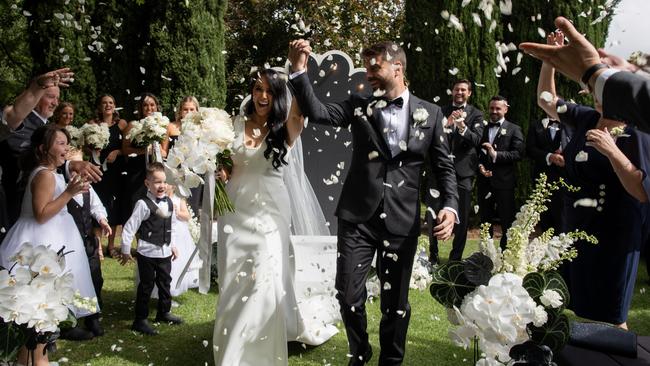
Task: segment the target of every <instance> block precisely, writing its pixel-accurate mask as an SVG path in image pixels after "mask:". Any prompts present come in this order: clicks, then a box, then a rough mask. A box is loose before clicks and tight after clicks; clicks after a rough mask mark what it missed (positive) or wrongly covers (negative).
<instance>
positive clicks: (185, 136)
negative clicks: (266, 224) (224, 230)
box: [165, 108, 235, 215]
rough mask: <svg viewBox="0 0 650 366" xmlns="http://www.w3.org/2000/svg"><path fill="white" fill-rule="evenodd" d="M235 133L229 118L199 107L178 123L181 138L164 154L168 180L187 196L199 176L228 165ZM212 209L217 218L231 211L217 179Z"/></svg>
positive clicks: (199, 178) (223, 113) (226, 115)
mask: <svg viewBox="0 0 650 366" xmlns="http://www.w3.org/2000/svg"><path fill="white" fill-rule="evenodd" d="M234 140H235V131H234V127H233V123H232V120H231V119H230V115H228V113H226V112H225V111H224V110H221V109H218V108H200V109H199V111H198V112H192V113H188V115H187V116H185V118H183V120H182V125H181V135H180V136H179V137H178V140H177V141H176V143H175V144H174V147H173V148H172V149H171V150H170V151H169V153H168V155H167V162H166V163H165V167H166V170H167V173H168V179H171V181H172V182H173V184H175V185H176V186H177V187H178V190H179V193H180V194H181V195H182V196H184V197H188V196H189V195H190V188H194V187H198V186H199V185H200V184H202V183H203V178H201V175H203V174H205V173H206V172H208V171H215V170H216V169H217V166H219V165H222V166H223V165H226V166H228V165H229V166H232V162H231V161H230V148H231V146H232V142H233V141H234ZM214 196H215V202H214V210H215V212H216V213H217V214H218V215H222V214H223V213H225V212H232V211H233V210H234V207H233V205H232V202H230V199H229V198H228V195H227V194H226V190H225V186H224V184H223V182H221V181H220V180H219V179H217V180H216V185H215V195H214Z"/></svg>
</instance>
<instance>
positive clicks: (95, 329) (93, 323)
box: [84, 314, 104, 337]
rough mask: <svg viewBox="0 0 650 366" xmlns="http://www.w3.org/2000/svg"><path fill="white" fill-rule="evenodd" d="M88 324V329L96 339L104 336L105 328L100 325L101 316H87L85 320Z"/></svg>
mask: <svg viewBox="0 0 650 366" xmlns="http://www.w3.org/2000/svg"><path fill="white" fill-rule="evenodd" d="M84 323H85V324H86V329H88V330H89V331H90V332H92V334H93V335H94V336H95V337H101V336H103V335H104V328H102V325H101V324H99V315H97V314H95V315H91V316H87V317H86V319H85V320H84Z"/></svg>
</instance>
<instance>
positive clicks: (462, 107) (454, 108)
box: [451, 105, 465, 111]
mask: <svg viewBox="0 0 650 366" xmlns="http://www.w3.org/2000/svg"><path fill="white" fill-rule="evenodd" d="M463 109H465V106H464V105H461V106H459V107H456V106H455V105H452V106H451V110H452V111H457V110H461V111H462V110H463Z"/></svg>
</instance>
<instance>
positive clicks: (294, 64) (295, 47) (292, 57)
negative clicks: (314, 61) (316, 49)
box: [289, 39, 311, 73]
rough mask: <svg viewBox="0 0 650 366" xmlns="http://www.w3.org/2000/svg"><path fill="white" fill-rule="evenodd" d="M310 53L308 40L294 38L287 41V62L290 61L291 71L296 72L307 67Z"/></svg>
mask: <svg viewBox="0 0 650 366" xmlns="http://www.w3.org/2000/svg"><path fill="white" fill-rule="evenodd" d="M310 53H311V46H310V45H309V41H307V40H304V39H296V40H293V41H291V42H289V62H291V72H292V73H294V72H298V71H303V70H306V69H307V61H308V60H309V54H310Z"/></svg>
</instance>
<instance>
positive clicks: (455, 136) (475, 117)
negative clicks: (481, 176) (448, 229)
mask: <svg viewBox="0 0 650 366" xmlns="http://www.w3.org/2000/svg"><path fill="white" fill-rule="evenodd" d="M453 110H454V108H453V106H452V105H446V106H444V107H442V114H443V115H444V116H445V118H447V117H449V115H450V114H451V113H452V112H453ZM464 111H465V113H466V116H465V126H467V130H466V131H465V133H464V134H463V135H461V134H460V133H459V132H458V129H457V128H453V131H452V132H451V133H450V134H448V135H449V145H450V147H449V149H450V150H451V153H452V155H454V167H455V168H456V175H457V176H458V177H459V178H469V177H473V176H475V175H476V172H477V170H478V155H477V152H476V151H477V147H478V146H479V142H480V140H481V136H482V135H483V113H482V112H481V111H480V110H478V108H476V107H474V106H472V105H470V104H467V105H466V106H465V108H464ZM469 189H470V190H471V187H469Z"/></svg>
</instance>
